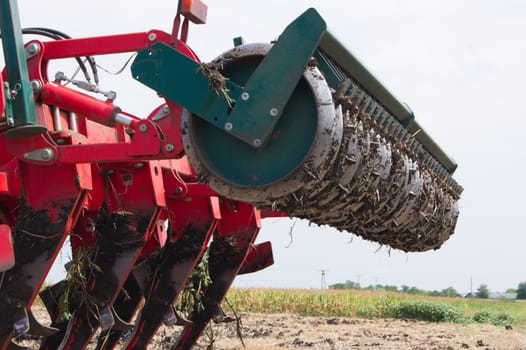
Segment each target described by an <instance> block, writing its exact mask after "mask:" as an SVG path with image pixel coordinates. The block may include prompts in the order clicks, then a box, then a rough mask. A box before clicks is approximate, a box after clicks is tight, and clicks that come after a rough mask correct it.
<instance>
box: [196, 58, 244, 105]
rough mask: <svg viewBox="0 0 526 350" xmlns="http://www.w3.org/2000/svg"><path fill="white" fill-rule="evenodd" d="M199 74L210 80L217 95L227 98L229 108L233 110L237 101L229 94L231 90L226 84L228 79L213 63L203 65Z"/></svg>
mask: <svg viewBox="0 0 526 350" xmlns="http://www.w3.org/2000/svg"><path fill="white" fill-rule="evenodd" d="M199 72H201V73H202V74H203V75H204V76H205V77H206V78H207V79H208V82H209V85H210V87H211V88H212V90H214V92H215V93H216V94H217V95H219V96H223V97H224V98H225V101H226V103H227V104H228V107H230V108H233V107H234V103H235V101H234V99H232V98H231V97H230V95H229V94H228V92H229V90H228V88H227V84H226V83H227V81H228V78H227V77H225V76H224V75H223V74H221V72H220V71H219V69H218V68H217V67H216V66H215V65H214V64H213V63H201V66H200V67H199Z"/></svg>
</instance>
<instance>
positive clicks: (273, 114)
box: [270, 108, 279, 117]
mask: <svg viewBox="0 0 526 350" xmlns="http://www.w3.org/2000/svg"><path fill="white" fill-rule="evenodd" d="M278 113H279V111H278V109H277V108H271V109H270V115H271V116H273V117H277V116H278Z"/></svg>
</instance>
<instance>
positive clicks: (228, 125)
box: [225, 123, 234, 131]
mask: <svg viewBox="0 0 526 350" xmlns="http://www.w3.org/2000/svg"><path fill="white" fill-rule="evenodd" d="M233 128H234V126H233V125H232V123H225V130H226V131H232V129H233Z"/></svg>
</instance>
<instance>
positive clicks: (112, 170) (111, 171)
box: [106, 169, 115, 175]
mask: <svg viewBox="0 0 526 350" xmlns="http://www.w3.org/2000/svg"><path fill="white" fill-rule="evenodd" d="M113 174H115V170H114V169H108V170H106V175H113Z"/></svg>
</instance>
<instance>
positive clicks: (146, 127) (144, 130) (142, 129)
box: [139, 124, 148, 132]
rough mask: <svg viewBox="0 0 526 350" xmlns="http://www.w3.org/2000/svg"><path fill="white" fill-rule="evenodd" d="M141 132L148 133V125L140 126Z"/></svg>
mask: <svg viewBox="0 0 526 350" xmlns="http://www.w3.org/2000/svg"><path fill="white" fill-rule="evenodd" d="M139 131H140V132H146V131H148V125H146V124H141V125H140V126H139Z"/></svg>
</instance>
